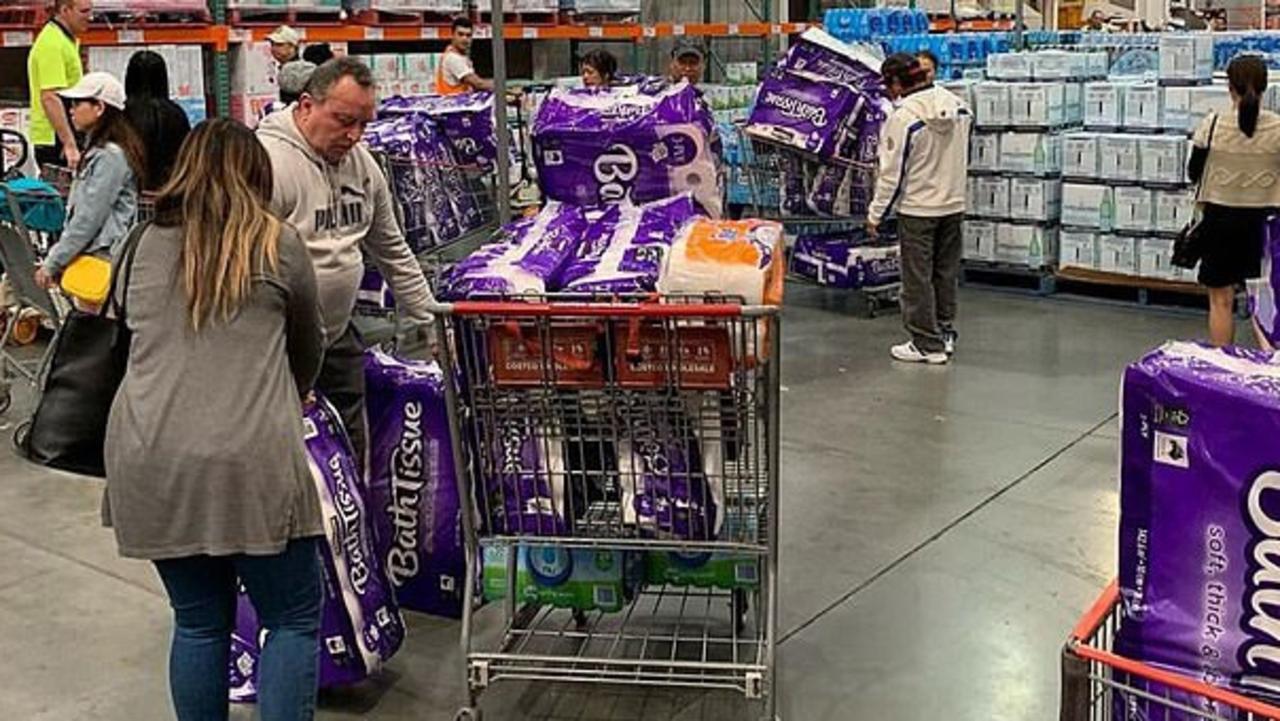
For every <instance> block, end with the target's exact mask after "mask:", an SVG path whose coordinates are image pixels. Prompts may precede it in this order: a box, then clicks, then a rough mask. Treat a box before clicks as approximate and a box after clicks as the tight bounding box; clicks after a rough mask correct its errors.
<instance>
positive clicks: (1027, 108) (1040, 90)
mask: <svg viewBox="0 0 1280 721" xmlns="http://www.w3.org/2000/svg"><path fill="white" fill-rule="evenodd" d="M1066 124H1067V91H1066V85H1065V84H1064V83H1057V82H1055V83H1013V84H1011V85H1010V86H1009V125H1013V126H1017V127H1026V128H1057V127H1061V126H1063V125H1066Z"/></svg>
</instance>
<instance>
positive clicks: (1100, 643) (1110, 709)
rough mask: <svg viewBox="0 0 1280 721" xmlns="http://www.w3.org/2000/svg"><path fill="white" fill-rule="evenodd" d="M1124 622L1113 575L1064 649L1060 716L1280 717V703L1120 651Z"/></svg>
mask: <svg viewBox="0 0 1280 721" xmlns="http://www.w3.org/2000/svg"><path fill="white" fill-rule="evenodd" d="M1123 623H1124V614H1123V609H1122V606H1121V599H1120V587H1119V583H1118V582H1116V581H1112V582H1111V585H1109V586H1108V587H1107V588H1106V590H1105V591H1103V592H1102V595H1101V596H1099V597H1098V600H1097V601H1095V602H1094V604H1093V607H1092V608H1090V609H1089V611H1088V613H1086V614H1085V616H1084V618H1082V619H1080V622H1079V623H1078V624H1077V625H1076V627H1075V629H1074V630H1072V632H1071V635H1070V636H1069V637H1068V638H1067V644H1066V647H1065V648H1064V649H1063V651H1062V698H1061V708H1060V714H1059V718H1060V721H1112V720H1113V719H1114V720H1115V721H1129V720H1130V719H1134V720H1136V719H1151V721H1157V720H1159V721H1262V719H1280V707H1276V706H1271V705H1268V704H1265V703H1262V702H1261V701H1258V700H1256V699H1251V698H1248V697H1246V696H1242V695H1240V694H1238V693H1234V692H1231V691H1228V690H1226V689H1223V688H1219V687H1217V686H1211V685H1209V684H1207V683H1204V682H1202V681H1198V680H1196V679H1194V678H1191V677H1188V676H1183V675H1180V674H1176V673H1173V672H1171V671H1166V670H1164V669H1160V668H1156V667H1155V666H1152V665H1150V664H1146V663H1141V662H1139V661H1134V660H1132V659H1128V658H1124V657H1122V656H1120V655H1118V654H1117V653H1116V652H1115V651H1114V646H1113V645H1114V642H1115V637H1116V633H1117V631H1118V630H1119V629H1120V626H1121V625H1122V624H1123Z"/></svg>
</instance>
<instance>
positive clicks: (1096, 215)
mask: <svg viewBox="0 0 1280 721" xmlns="http://www.w3.org/2000/svg"><path fill="white" fill-rule="evenodd" d="M1114 223H1115V189H1114V188H1112V187H1111V186H1108V185H1092V184H1087V183H1065V184H1063V186H1062V224H1063V225H1067V226H1073V227H1077V228H1091V229H1094V230H1102V231H1109V230H1111V229H1112V227H1113V226H1114Z"/></svg>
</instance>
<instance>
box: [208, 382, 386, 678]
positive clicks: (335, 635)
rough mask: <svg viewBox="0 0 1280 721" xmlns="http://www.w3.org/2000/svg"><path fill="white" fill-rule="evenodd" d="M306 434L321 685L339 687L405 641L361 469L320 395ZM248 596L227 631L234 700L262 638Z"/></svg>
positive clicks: (251, 674)
mask: <svg viewBox="0 0 1280 721" xmlns="http://www.w3.org/2000/svg"><path fill="white" fill-rule="evenodd" d="M303 428H304V429H305V431H304V437H305V439H306V444H307V452H308V454H309V456H310V459H309V460H310V465H311V475H312V477H313V479H314V480H315V483H316V488H317V490H318V491H319V493H320V505H321V512H322V515H323V518H324V521H325V528H326V529H327V531H326V538H325V541H326V543H325V546H324V552H323V553H322V554H321V556H322V561H323V563H322V568H323V572H324V574H323V575H324V582H323V590H324V599H323V601H322V607H323V610H322V616H321V623H320V685H321V687H325V688H328V687H333V686H342V685H347V684H351V683H355V682H357V681H359V680H361V679H363V678H365V677H367V676H368V675H369V674H372V673H375V672H377V671H378V670H379V669H381V668H382V665H383V664H384V663H385V662H386V661H387V660H388V659H390V658H391V657H392V656H393V655H394V654H395V652H396V651H397V650H399V648H400V645H401V643H403V641H404V635H405V627H404V619H403V618H401V616H400V608H399V606H397V605H396V599H395V595H394V594H393V593H392V590H391V586H390V583H389V582H388V580H387V577H386V575H385V571H384V569H383V566H382V563H381V561H380V560H379V558H378V554H377V553H376V551H375V548H374V542H373V534H372V531H371V529H370V526H369V515H368V511H367V509H366V508H365V503H364V499H363V497H362V495H361V487H360V475H359V467H358V466H357V465H356V462H355V457H354V453H353V452H352V450H351V442H350V441H349V440H348V439H347V436H346V431H345V430H343V428H342V424H341V421H340V420H339V419H338V414H337V412H336V411H335V410H333V408H332V407H331V406H330V405H329V404H328V402H327V401H324V400H323V399H321V400H320V401H319V402H317V403H316V404H314V405H313V406H311V407H310V408H308V409H307V410H306V413H305V415H304V417H303ZM264 633H265V632H264V631H263V630H262V629H261V627H260V625H259V623H258V619H257V615H256V614H255V613H254V610H253V606H252V604H251V603H250V602H249V599H248V596H247V595H246V594H244V593H241V594H240V597H239V602H238V607H237V610H236V628H235V631H234V633H233V635H232V643H231V649H232V651H231V663H230V666H231V667H230V669H229V673H230V674H231V698H232V700H234V701H245V700H250V699H252V698H253V697H255V696H256V687H257V669H258V661H259V658H260V653H261V645H260V644H261V642H262V640H263V638H264Z"/></svg>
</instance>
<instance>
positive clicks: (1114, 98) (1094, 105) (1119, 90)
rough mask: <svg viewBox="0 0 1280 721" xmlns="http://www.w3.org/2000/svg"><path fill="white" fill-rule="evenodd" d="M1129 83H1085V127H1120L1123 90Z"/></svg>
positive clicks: (1122, 119) (1122, 118) (1122, 111)
mask: <svg viewBox="0 0 1280 721" xmlns="http://www.w3.org/2000/svg"><path fill="white" fill-rule="evenodd" d="M1129 85H1130V84H1129V83H1112V82H1098V83H1085V86H1084V124H1085V127H1092V128H1118V127H1120V125H1121V124H1122V123H1123V122H1124V96H1125V92H1124V91H1125V88H1127V87H1128V86H1129Z"/></svg>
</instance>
